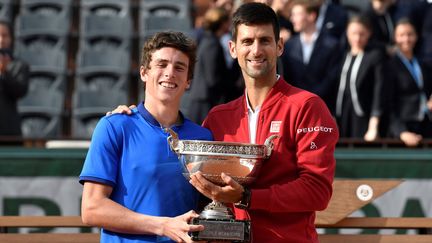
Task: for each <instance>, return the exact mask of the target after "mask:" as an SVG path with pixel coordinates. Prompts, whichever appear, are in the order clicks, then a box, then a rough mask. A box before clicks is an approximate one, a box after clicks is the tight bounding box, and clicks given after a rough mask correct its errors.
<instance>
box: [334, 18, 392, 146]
mask: <svg viewBox="0 0 432 243" xmlns="http://www.w3.org/2000/svg"><path fill="white" fill-rule="evenodd" d="M346 32H347V33H346V35H347V40H348V45H349V50H347V52H346V54H345V58H344V59H343V62H341V65H340V66H339V67H340V71H339V75H338V79H339V89H338V93H337V96H336V118H337V122H338V125H339V133H340V136H341V137H350V138H364V139H365V140H366V141H373V140H375V139H376V138H377V137H378V136H379V135H380V134H379V133H380V132H379V129H378V128H379V123H380V118H381V115H382V113H383V101H382V97H383V82H384V79H383V69H382V68H383V63H384V56H383V54H382V52H381V51H379V50H376V49H372V48H370V47H369V46H367V44H368V41H369V37H370V35H371V25H370V23H369V22H368V21H367V19H366V18H365V17H359V16H353V17H351V19H350V20H349V22H348V26H347V31H346ZM381 135H385V132H384V131H383V132H381Z"/></svg>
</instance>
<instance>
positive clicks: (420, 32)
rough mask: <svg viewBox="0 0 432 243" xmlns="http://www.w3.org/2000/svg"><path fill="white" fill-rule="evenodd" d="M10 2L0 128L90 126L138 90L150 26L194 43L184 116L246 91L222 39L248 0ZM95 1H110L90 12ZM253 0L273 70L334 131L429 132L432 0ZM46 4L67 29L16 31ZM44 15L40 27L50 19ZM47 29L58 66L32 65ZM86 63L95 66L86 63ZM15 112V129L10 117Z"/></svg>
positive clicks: (409, 139) (27, 133)
mask: <svg viewBox="0 0 432 243" xmlns="http://www.w3.org/2000/svg"><path fill="white" fill-rule="evenodd" d="M2 2H3V1H2ZM6 2H8V1H6ZM9 2H13V3H11V5H10V6H11V8H10V10H11V11H10V12H9V15H6V14H5V15H4V16H3V17H2V19H3V20H2V22H1V24H0V76H1V77H0V107H2V110H3V111H8V112H7V113H8V114H4V115H2V116H1V118H0V135H1V136H6V135H11V136H21V135H23V136H24V137H30V138H31V137H39V138H40V137H42V138H62V137H75V138H88V137H89V136H91V133H92V131H93V128H94V125H95V124H96V121H97V120H98V119H99V118H100V117H101V116H102V115H103V114H104V113H105V112H106V111H108V110H111V109H112V108H113V106H114V105H117V104H126V103H137V102H138V101H139V100H142V95H143V92H142V87H141V86H139V85H138V83H140V82H137V80H138V78H137V74H136V73H134V72H133V71H131V70H136V68H135V67H136V66H137V63H139V61H138V57H137V56H138V50H139V49H140V48H139V46H140V45H141V43H142V42H143V40H144V39H145V38H146V36H148V35H150V34H152V33H154V32H155V31H157V30H158V29H159V30H160V29H176V30H181V31H184V32H186V33H187V34H188V35H190V36H192V37H194V38H195V40H196V42H197V43H198V59H197V63H196V67H195V73H194V78H193V81H192V84H191V88H190V90H189V91H188V92H186V93H185V97H184V99H183V103H182V107H181V110H182V112H183V113H184V114H185V115H186V116H187V117H189V118H190V119H191V120H193V121H195V122H197V123H201V122H202V120H203V119H204V118H205V117H206V115H207V112H208V111H209V109H210V108H211V107H213V106H215V105H217V104H221V103H224V102H227V101H230V100H233V99H234V98H236V97H238V96H240V95H242V94H243V92H244V87H243V81H242V80H240V79H241V75H240V70H239V67H238V64H237V62H236V60H233V59H232V58H231V57H230V55H229V50H228V40H229V39H230V38H231V36H230V28H231V26H230V22H231V21H230V20H231V16H232V13H233V12H234V11H235V9H236V8H237V7H238V6H240V5H241V4H242V3H244V2H248V1H239V0H193V1H189V0H186V1H174V0H173V1H169V0H165V1H150V0H142V1H139V0H130V1H96V0H80V1H72V0H69V1H68V0H62V1H57V2H58V3H63V4H66V5H67V4H69V5H68V6H69V12H68V11H66V14H64V13H63V12H62V11H60V10H59V11H57V10H56V9H54V10H53V9H49V8H47V9H44V10H42V11H39V12H37V8H35V7H34V6H36V5H34V4H35V2H37V1H30V0H21V1H9ZM40 2H49V1H46V0H44V1H42V0H41V1H40ZM97 2H105V6H111V7H109V8H106V9H103V8H101V9H99V10H98V11H94V9H97ZM158 2H159V5H157V3H158ZM259 2H264V3H266V4H268V5H270V6H271V7H272V8H273V9H274V10H275V12H276V13H277V14H278V17H279V21H280V25H281V32H280V36H281V38H283V40H284V42H285V46H284V54H283V56H282V57H281V58H280V59H279V60H278V74H280V75H282V76H283V77H284V79H285V80H287V82H289V83H291V84H293V85H294V86H297V87H300V88H303V89H305V90H308V91H310V92H313V93H315V94H317V95H319V96H320V97H321V98H322V99H323V100H324V101H325V103H326V104H327V106H328V108H329V109H330V111H331V112H332V114H333V116H334V117H335V119H336V121H337V123H338V126H339V129H340V135H341V137H344V138H359V139H364V140H365V141H374V140H377V139H379V138H387V137H390V138H397V139H401V140H402V141H403V142H404V143H405V144H406V145H409V146H416V145H418V144H419V143H420V142H421V141H422V139H423V138H432V114H431V113H432V96H431V95H432V3H431V1H426V0H357V1H347V0H345V1H343V0H340V1H330V0H268V1H259ZM106 3H108V4H106ZM161 3H164V4H165V5H164V4H161ZM31 4H33V5H31ZM110 4H111V5H110ZM152 4H153V5H152ZM4 6H6V5H4V4H3V8H4ZM32 6H33V8H32ZM116 6H119V8H118V9H116ZM155 6H159V7H160V8H156V7H155ZM164 6H165V7H166V8H165V9H164V8H163V7H164ZM167 6H168V7H167ZM26 7H28V9H27V10H25V9H26ZM152 7H153V9H152ZM176 8H177V10H178V11H177V10H176ZM173 9H174V10H175V11H173ZM26 11H27V12H26ZM32 11H33V12H32ZM0 12H2V11H0ZM28 12H31V13H30V14H28ZM53 12H57V13H59V14H58V15H62V17H64V18H66V19H68V20H69V22H68V23H67V24H66V25H64V26H67V28H64V26H63V29H62V31H63V32H65V33H63V34H57V35H56V34H52V33H48V34H47V33H43V34H40V35H39V36H38V35H35V34H34V33H33V34H29V35H26V34H25V33H24V32H25V31H24V29H26V28H25V27H28V26H30V27H28V28H30V29H31V28H36V27H35V26H36V25H35V24H34V25H31V24H29V23H30V22H29V21H31V20H32V18H30V17H34V16H48V15H49V14H52V13H53ZM25 15H29V16H30V17H27V18H25V17H26V16H25ZM93 15H95V16H97V18H94V17H93ZM113 16H118V18H119V19H120V18H122V19H126V20H127V21H123V22H120V24H119V22H115V21H112V20H113V19H115V18H114V17H113ZM38 18H39V19H40V17H38ZM98 18H99V19H98ZM158 18H159V19H158ZM93 19H96V20H95V22H91V20H93ZM180 20H181V21H180ZM98 21H99V22H98ZM182 21H183V22H182ZM50 22H53V19H52V18H51V20H50ZM50 22H46V23H44V26H52V25H54V24H52V23H50ZM58 22H61V21H58ZM26 23H27V25H26ZM91 23H93V24H91ZM95 23H96V24H95ZM104 24H105V25H107V26H109V27H110V29H112V30H111V32H110V33H107V32H105V33H99V35H98V33H96V32H95V31H93V32H92V31H91V29H92V26H96V27H97V28H96V29H98V30H99V32H103V29H104V28H103V26H104ZM162 24H166V26H162ZM8 25H9V26H10V27H12V28H11V29H10V30H9V29H8V28H9V27H8ZM113 26H114V28H113ZM151 26H155V27H154V28H153V29H152V28H151ZM116 29H117V32H120V34H119V33H115V32H116V31H115V30H116ZM116 34H117V35H116ZM104 35H105V36H104ZM119 35H121V36H123V37H124V38H118V36H119ZM53 36H54V37H59V38H58V40H56V41H57V42H56V43H54V44H52V45H51V44H50V45H48V46H49V48H45V49H50V50H48V51H46V52H44V53H51V52H52V50H55V48H53V46H55V47H57V46H60V48H59V49H61V50H63V56H61V55H60V59H59V57H58V55H56V54H50V55H51V56H55V58H54V60H55V61H54V62H52V61H51V63H53V64H48V65H47V66H50V65H51V67H52V66H55V67H56V69H55V70H54V71H52V68H51V69H47V68H40V66H41V64H40V63H37V62H38V61H36V60H39V59H44V58H41V56H47V55H46V54H44V53H41V52H40V50H41V49H43V48H41V46H42V47H46V46H47V44H46V43H50V42H52V40H53V39H55V38H53ZM101 36H103V37H104V38H101ZM3 38H6V39H7V38H10V39H11V41H10V44H9V45H7V44H3V41H2V39H3ZM35 39H37V41H34V40H35ZM12 40H14V42H16V43H15V45H12ZM125 40H126V41H125ZM41 42H44V43H45V44H43V45H40V43H41ZM6 43H7V42H6ZM29 43H31V44H29ZM35 43H36V44H35ZM35 50H39V51H35ZM35 52H36V54H35ZM95 56H96V57H100V58H95ZM6 57H7V58H6ZM8 59H9V60H8ZM52 59H53V58H52ZM95 59H96V60H95ZM19 60H24V61H25V62H27V63H28V64H29V66H30V74H29V75H21V76H20V77H21V78H24V80H18V79H13V75H12V72H17V69H16V68H13V67H12V64H11V63H16V62H22V61H19ZM59 60H60V61H59ZM101 60H102V61H101ZM39 62H40V60H39ZM92 62H96V64H97V65H96V66H97V67H98V68H94V67H93V66H90V67H89V66H86V65H87V64H88V63H92ZM62 64H63V65H62ZM93 64H94V63H93ZM22 65H24V67H22V69H24V70H23V71H22V72H23V73H25V72H26V68H25V64H22ZM104 65H105V66H104ZM42 66H43V65H42ZM60 66H61V67H60ZM101 66H103V67H101ZM59 70H60V71H59ZM27 72H28V70H27ZM47 73H49V75H45V76H44V75H42V74H47ZM53 74H55V75H53ZM50 75H51V76H50ZM47 77H49V78H47ZM52 77H54V78H52ZM47 80H48V81H47ZM59 80H62V81H59ZM47 83H49V84H47ZM23 85H24V86H23ZM27 90H28V91H27ZM35 103H39V104H38V105H37V106H36V105H34V104H35ZM35 106H36V107H39V108H40V107H42V108H40V109H39V110H38V109H37V108H35ZM5 107H6V108H7V109H6V108H5ZM48 111H49V112H48ZM14 116H15V117H17V119H15V118H14V119H12V118H13V117H14ZM19 118H21V128H22V129H21V131H20V129H19V128H16V127H17V124H19V123H20V122H19ZM227 122H229V121H227ZM14 127H15V128H16V129H12V128H14ZM18 127H19V126H18Z"/></svg>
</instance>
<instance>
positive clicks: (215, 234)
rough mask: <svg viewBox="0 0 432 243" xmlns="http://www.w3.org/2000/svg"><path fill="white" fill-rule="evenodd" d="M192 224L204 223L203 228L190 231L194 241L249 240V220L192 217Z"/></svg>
mask: <svg viewBox="0 0 432 243" xmlns="http://www.w3.org/2000/svg"><path fill="white" fill-rule="evenodd" d="M192 224H195V225H204V228H205V229H204V230H203V231H199V232H192V240H194V241H211V240H215V241H230V242H236V243H237V242H249V241H250V221H248V220H235V219H203V218H194V219H193V220H192Z"/></svg>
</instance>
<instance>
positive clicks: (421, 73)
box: [386, 19, 432, 146]
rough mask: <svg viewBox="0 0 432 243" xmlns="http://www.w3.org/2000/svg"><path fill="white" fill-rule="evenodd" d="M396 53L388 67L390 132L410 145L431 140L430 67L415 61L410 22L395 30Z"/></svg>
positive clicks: (413, 39)
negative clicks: (426, 139) (425, 139)
mask: <svg viewBox="0 0 432 243" xmlns="http://www.w3.org/2000/svg"><path fill="white" fill-rule="evenodd" d="M395 42H396V46H397V52H396V54H395V55H394V56H393V57H392V58H391V60H390V61H389V63H388V66H387V74H388V77H387V86H386V87H388V89H389V90H390V97H389V98H390V101H389V102H390V103H389V104H390V105H391V110H390V112H391V119H390V121H391V124H390V125H391V132H392V134H393V135H394V136H396V137H398V138H400V139H401V140H402V141H403V142H404V143H405V144H406V145H408V146H417V145H418V144H419V143H420V141H421V140H422V139H423V138H426V137H427V138H431V137H432V115H431V112H432V97H431V94H432V79H431V68H430V67H427V66H426V65H425V64H424V63H422V62H421V61H420V60H418V59H417V58H416V56H415V55H414V47H415V45H416V42H417V33H416V31H415V28H414V26H413V25H412V23H411V22H410V21H409V20H408V19H401V20H400V21H399V22H398V23H397V25H396V28H395Z"/></svg>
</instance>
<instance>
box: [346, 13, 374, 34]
mask: <svg viewBox="0 0 432 243" xmlns="http://www.w3.org/2000/svg"><path fill="white" fill-rule="evenodd" d="M351 23H358V24H361V25H363V26H364V27H366V29H368V30H369V31H370V32H372V24H371V22H370V21H369V18H368V17H367V16H366V15H364V14H362V15H353V16H351V17H350V19H349V20H348V24H347V26H348V25H349V24H351Z"/></svg>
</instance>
